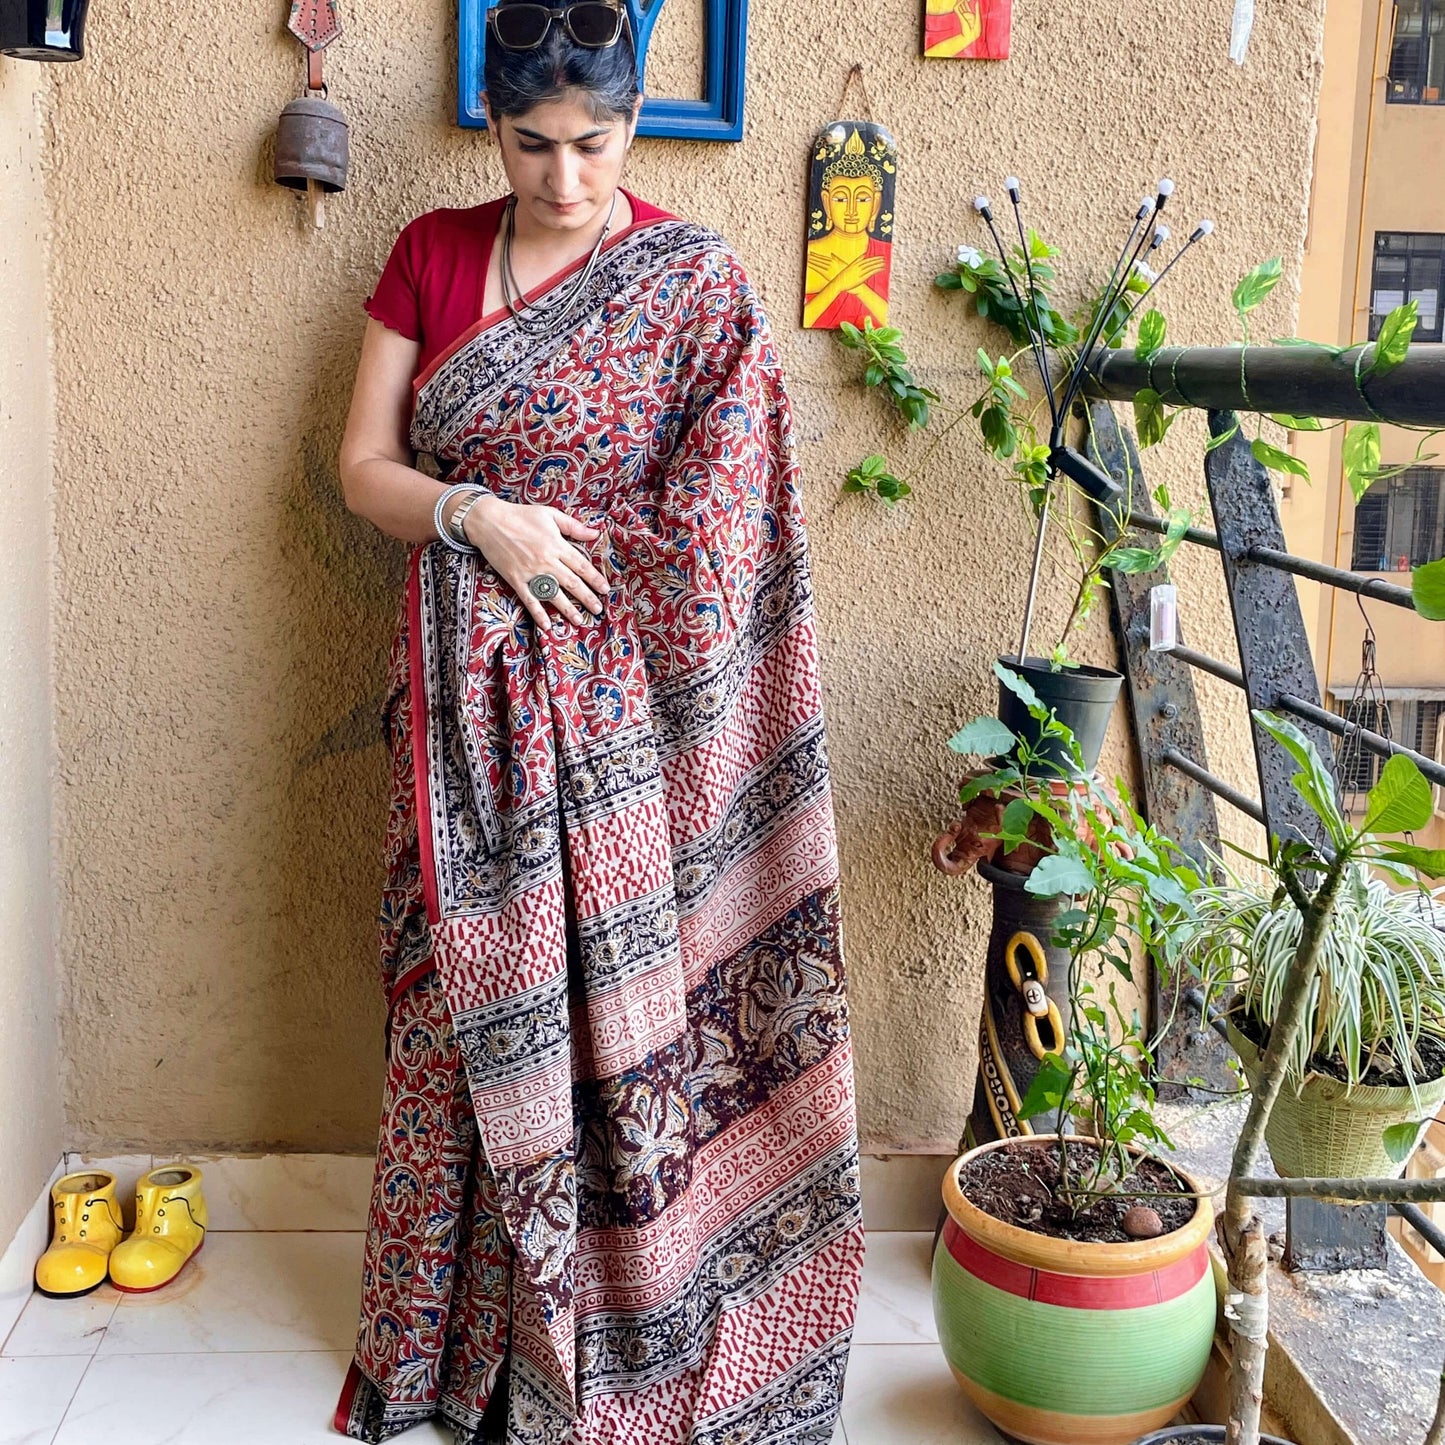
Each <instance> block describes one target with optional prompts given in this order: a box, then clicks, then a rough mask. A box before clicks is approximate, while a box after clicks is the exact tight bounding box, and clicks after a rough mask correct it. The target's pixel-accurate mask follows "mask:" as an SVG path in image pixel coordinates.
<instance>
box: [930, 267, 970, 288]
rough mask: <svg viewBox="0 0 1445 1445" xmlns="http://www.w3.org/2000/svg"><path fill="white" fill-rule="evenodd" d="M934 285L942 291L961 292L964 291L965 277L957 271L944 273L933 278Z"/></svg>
mask: <svg viewBox="0 0 1445 1445" xmlns="http://www.w3.org/2000/svg"><path fill="white" fill-rule="evenodd" d="M933 284H934V285H935V286H937V287H938V289H939V290H940V291H961V290H962V289H963V277H962V276H960V275H959V274H958V272H957V271H944V272H942V273H941V274H940V275H937V276H935V277H934V278H933Z"/></svg>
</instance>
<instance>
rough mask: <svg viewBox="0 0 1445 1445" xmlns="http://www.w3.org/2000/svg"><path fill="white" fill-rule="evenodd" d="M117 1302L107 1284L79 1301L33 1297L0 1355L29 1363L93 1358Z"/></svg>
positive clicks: (116, 1296)
mask: <svg viewBox="0 0 1445 1445" xmlns="http://www.w3.org/2000/svg"><path fill="white" fill-rule="evenodd" d="M119 1302H120V1291H119V1290H118V1289H115V1288H114V1287H113V1286H111V1285H109V1284H103V1285H101V1287H100V1288H99V1289H97V1290H92V1291H91V1292H90V1293H89V1294H87V1295H81V1296H80V1297H79V1298H78V1299H47V1298H46V1297H45V1296H44V1295H43V1294H32V1295H31V1296H30V1299H29V1301H28V1302H27V1303H26V1305H25V1310H24V1313H23V1314H21V1316H20V1319H19V1320H18V1321H17V1322H16V1325H15V1328H14V1329H13V1330H11V1331H10V1338H9V1339H7V1340H6V1341H5V1348H4V1350H3V1351H0V1354H3V1355H4V1356H6V1357H8V1358H32V1359H33V1358H34V1357H36V1356H37V1355H93V1354H94V1353H95V1351H96V1348H97V1347H98V1346H99V1344H100V1342H101V1340H102V1339H104V1338H105V1330H106V1326H107V1325H109V1324H110V1320H111V1316H112V1315H113V1314H114V1313H115V1307H116V1305H117V1304H118V1303H119Z"/></svg>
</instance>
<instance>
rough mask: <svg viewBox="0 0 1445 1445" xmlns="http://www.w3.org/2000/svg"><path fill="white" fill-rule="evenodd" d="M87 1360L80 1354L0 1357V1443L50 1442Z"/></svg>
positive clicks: (43, 1444) (39, 1444)
mask: <svg viewBox="0 0 1445 1445" xmlns="http://www.w3.org/2000/svg"><path fill="white" fill-rule="evenodd" d="M89 1363H90V1361H89V1360H88V1359H86V1358H85V1357H84V1356H82V1355H63V1356H51V1357H50V1358H49V1359H41V1360H5V1359H0V1445H50V1442H51V1440H52V1439H53V1438H54V1436H55V1431H56V1428H57V1427H58V1426H59V1424H60V1421H61V1418H62V1417H63V1416H64V1414H65V1410H66V1407H67V1406H68V1405H69V1404H70V1401H71V1397H72V1396H73V1395H74V1394H75V1387H76V1386H77V1385H78V1384H80V1377H81V1376H82V1375H83V1374H84V1373H85V1367H86V1366H87V1365H88V1364H89Z"/></svg>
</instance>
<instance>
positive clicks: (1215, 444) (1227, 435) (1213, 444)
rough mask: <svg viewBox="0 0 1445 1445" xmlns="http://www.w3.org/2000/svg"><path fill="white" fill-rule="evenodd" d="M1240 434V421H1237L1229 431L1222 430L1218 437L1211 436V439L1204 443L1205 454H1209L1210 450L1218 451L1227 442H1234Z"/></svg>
mask: <svg viewBox="0 0 1445 1445" xmlns="http://www.w3.org/2000/svg"><path fill="white" fill-rule="evenodd" d="M1238 435H1239V423H1238V422H1235V424H1234V425H1233V426H1232V427H1230V429H1229V430H1228V431H1222V432H1220V434H1219V435H1218V436H1217V437H1210V438H1209V440H1208V441H1207V442H1205V443H1204V451H1205V454H1206V455H1208V454H1209V453H1210V452H1213V451H1218V450H1219V448H1220V447H1222V446H1223V445H1224V444H1225V442H1232V441H1233V440H1234V439H1235V437H1237V436H1238Z"/></svg>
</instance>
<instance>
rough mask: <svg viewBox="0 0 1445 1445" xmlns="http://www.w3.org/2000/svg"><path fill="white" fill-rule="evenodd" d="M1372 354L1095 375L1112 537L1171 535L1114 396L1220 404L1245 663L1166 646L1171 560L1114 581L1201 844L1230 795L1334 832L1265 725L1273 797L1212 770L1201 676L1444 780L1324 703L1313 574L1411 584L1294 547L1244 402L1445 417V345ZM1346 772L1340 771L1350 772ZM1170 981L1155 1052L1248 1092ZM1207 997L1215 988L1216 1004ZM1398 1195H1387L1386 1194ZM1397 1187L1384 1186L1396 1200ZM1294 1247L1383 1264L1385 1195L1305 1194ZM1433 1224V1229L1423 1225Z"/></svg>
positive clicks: (1177, 827) (1335, 1264)
mask: <svg viewBox="0 0 1445 1445" xmlns="http://www.w3.org/2000/svg"><path fill="white" fill-rule="evenodd" d="M1360 352H1361V349H1360V348H1352V349H1351V350H1349V351H1347V352H1342V353H1337V352H1335V351H1333V350H1332V349H1329V348H1320V349H1313V348H1303V347H1288V348H1285V347H1275V348H1265V347H1261V348H1250V349H1248V350H1247V351H1242V350H1241V349H1240V348H1238V347H1219V348H1190V349H1186V350H1179V349H1172V348H1171V349H1166V350H1162V351H1159V352H1156V353H1154V354H1153V355H1152V356H1150V357H1148V358H1147V359H1143V360H1141V359H1140V358H1139V357H1138V355H1137V354H1136V353H1135V352H1132V351H1117V352H1111V353H1109V354H1107V355H1103V356H1100V357H1098V358H1097V359H1096V360H1095V361H1094V362H1093V363H1092V365H1091V368H1090V380H1089V382H1088V383H1087V384H1086V386H1085V392H1086V394H1087V395H1088V396H1089V397H1090V398H1091V399H1092V405H1091V423H1092V424H1091V427H1090V448H1089V449H1090V455H1091V457H1092V459H1093V460H1094V461H1095V462H1096V463H1097V464H1098V465H1100V466H1101V467H1103V468H1104V470H1105V471H1107V472H1109V473H1111V474H1112V475H1113V476H1114V478H1115V479H1116V480H1117V481H1119V482H1121V483H1123V484H1124V485H1125V486H1127V487H1128V488H1129V497H1130V506H1131V512H1130V515H1129V516H1128V517H1127V518H1123V519H1120V518H1116V517H1113V516H1111V515H1110V514H1108V513H1107V512H1101V513H1100V522H1101V527H1102V529H1103V531H1104V532H1105V535H1106V536H1107V537H1109V539H1110V540H1112V537H1113V534H1115V533H1116V532H1117V531H1118V530H1124V529H1128V528H1134V529H1140V530H1144V531H1148V532H1152V533H1162V532H1163V531H1164V530H1165V523H1164V522H1163V521H1162V520H1161V519H1160V518H1159V517H1157V516H1156V515H1155V514H1154V512H1153V510H1152V504H1151V501H1150V488H1149V487H1148V485H1147V484H1146V483H1145V481H1144V474H1143V469H1142V466H1141V464H1140V459H1139V453H1138V449H1137V447H1136V445H1135V443H1134V439H1133V437H1132V436H1131V435H1130V434H1129V432H1128V431H1127V430H1126V429H1125V428H1124V427H1122V426H1121V425H1120V424H1119V421H1118V419H1117V418H1116V417H1115V415H1114V412H1113V409H1112V408H1111V407H1110V406H1109V405H1108V404H1107V403H1108V402H1109V401H1132V400H1133V398H1134V396H1135V395H1136V394H1137V393H1138V392H1139V391H1141V390H1143V389H1145V388H1148V389H1150V390H1152V391H1154V392H1157V393H1158V394H1159V396H1160V397H1161V398H1162V399H1163V400H1164V402H1165V403H1166V404H1169V405H1174V406H1189V407H1198V408H1201V409H1204V410H1207V411H1208V413H1209V430H1210V435H1211V437H1212V438H1213V441H1212V443H1211V449H1210V450H1209V451H1208V452H1207V454H1206V456H1205V460H1204V473H1205V483H1206V487H1207V490H1208V494H1209V505H1210V510H1211V512H1212V514H1213V522H1214V530H1212V531H1210V530H1207V529H1205V528H1202V527H1193V528H1191V529H1190V530H1189V531H1188V532H1187V533H1186V534H1185V539H1184V540H1185V542H1186V543H1188V544H1192V545H1195V546H1199V547H1203V548H1207V549H1208V550H1210V551H1213V552H1215V553H1217V554H1218V555H1219V558H1220V563H1221V565H1222V567H1223V570H1224V579H1225V586H1226V590H1227V593H1228V596H1229V602H1230V608H1231V612H1232V615H1233V622H1234V633H1235V639H1236V643H1237V645H1238V652H1239V666H1238V667H1236V666H1234V665H1233V664H1232V663H1229V662H1224V661H1221V660H1220V659H1218V658H1215V657H1211V656H1209V655H1208V654H1207V653H1203V652H1200V651H1198V650H1196V649H1195V648H1192V647H1189V646H1187V645H1185V644H1184V643H1183V642H1182V640H1181V642H1180V643H1179V644H1178V645H1176V646H1175V647H1174V648H1173V649H1172V650H1170V651H1159V652H1154V651H1151V650H1150V646H1149V594H1150V592H1151V590H1152V589H1153V587H1154V586H1155V585H1157V584H1158V583H1159V582H1161V581H1167V580H1168V579H1167V569H1160V570H1159V571H1156V572H1154V573H1151V574H1146V575H1124V574H1119V573H1116V574H1114V575H1113V577H1112V578H1111V596H1112V607H1113V615H1114V623H1115V627H1116V629H1117V631H1118V635H1119V640H1120V649H1121V652H1122V655H1123V659H1124V671H1125V676H1126V679H1127V685H1128V690H1129V699H1130V704H1131V713H1132V718H1133V725H1134V733H1135V741H1136V744H1137V746H1138V750H1139V758H1140V763H1141V771H1142V780H1143V792H1144V803H1145V809H1146V812H1147V814H1148V817H1149V821H1150V822H1151V823H1152V824H1153V825H1154V826H1155V827H1157V828H1159V829H1160V830H1161V831H1162V832H1164V833H1166V834H1168V835H1169V836H1170V837H1172V838H1174V839H1175V840H1176V841H1177V842H1178V843H1179V844H1180V845H1181V846H1182V847H1184V848H1186V849H1187V850H1189V851H1191V852H1194V853H1196V854H1198V855H1200V856H1202V855H1203V853H1204V851H1205V850H1208V851H1217V849H1218V846H1219V827H1218V818H1217V815H1216V813H1215V809H1214V803H1215V800H1218V801H1220V802H1223V803H1227V804H1229V806H1231V807H1233V808H1236V809H1238V810H1239V811H1240V812H1242V813H1244V814H1245V815H1246V816H1248V817H1250V818H1252V819H1253V820H1254V821H1255V822H1257V823H1260V824H1262V825H1263V826H1264V827H1266V828H1267V829H1268V830H1269V831H1270V832H1271V833H1273V834H1274V835H1276V836H1282V837H1289V836H1299V835H1302V836H1304V837H1308V838H1310V839H1313V840H1316V841H1319V842H1321V843H1323V842H1324V841H1325V840H1324V839H1323V838H1322V836H1321V824H1320V821H1319V819H1318V818H1317V817H1316V816H1315V814H1314V812H1313V811H1312V810H1311V809H1310V807H1309V806H1308V804H1307V803H1306V802H1305V800H1304V799H1303V798H1302V797H1301V795H1300V794H1299V793H1298V792H1297V791H1296V790H1295V789H1294V787H1293V786H1292V784H1291V781H1290V780H1291V778H1292V776H1293V774H1294V771H1295V768H1294V764H1293V761H1292V759H1290V757H1289V755H1288V754H1287V753H1286V752H1285V751H1284V749H1283V748H1281V747H1280V746H1279V745H1278V744H1277V743H1276V742H1275V741H1274V740H1273V739H1272V738H1270V737H1269V736H1268V735H1267V734H1265V733H1263V732H1262V731H1261V730H1260V729H1259V728H1257V727H1254V726H1253V724H1252V723H1251V734H1252V737H1253V743H1254V754H1255V764H1256V772H1257V775H1258V782H1259V798H1258V800H1257V801H1256V800H1255V799H1254V798H1252V797H1249V796H1248V795H1247V794H1245V793H1243V792H1241V791H1240V790H1239V789H1238V788H1236V787H1234V786H1233V785H1231V784H1230V783H1228V782H1226V781H1225V780H1224V779H1223V778H1221V777H1219V776H1218V775H1217V774H1216V773H1214V772H1213V771H1211V769H1210V767H1209V763H1208V758H1207V755H1206V752H1205V747H1204V736H1203V727H1202V724H1201V721H1200V716H1199V708H1198V700H1197V697H1196V695H1195V690H1194V677H1193V674H1194V673H1196V672H1202V673H1205V674H1207V675H1209V676H1211V677H1214V678H1217V679H1219V680H1221V681H1223V682H1225V683H1228V684H1229V685H1231V686H1232V687H1235V688H1237V689H1239V690H1240V691H1241V692H1242V693H1243V695H1244V702H1245V704H1246V708H1247V711H1248V712H1253V711H1254V710H1256V709H1264V710H1267V711H1271V712H1278V713H1284V714H1286V715H1288V716H1289V717H1290V718H1292V719H1293V720H1294V722H1295V723H1296V724H1297V725H1298V726H1299V728H1300V729H1301V730H1302V731H1303V732H1304V733H1305V734H1306V735H1307V736H1309V737H1311V739H1312V741H1313V742H1314V743H1315V745H1316V747H1317V748H1318V750H1319V753H1320V756H1321V757H1322V758H1323V759H1324V761H1325V763H1326V766H1328V767H1331V768H1332V769H1333V763H1332V759H1333V755H1334V749H1333V747H1332V745H1331V744H1332V741H1333V739H1335V738H1346V737H1347V738H1349V739H1350V740H1351V742H1352V743H1354V744H1355V745H1357V746H1359V747H1360V748H1362V749H1363V750H1364V751H1366V752H1369V753H1372V754H1374V755H1376V756H1380V757H1388V756H1390V755H1392V754H1396V753H1400V754H1404V755H1405V756H1406V757H1409V758H1411V759H1412V760H1413V761H1414V762H1415V764H1416V765H1417V766H1418V767H1419V768H1420V770H1421V772H1422V773H1424V774H1425V775H1426V776H1427V777H1428V778H1430V779H1432V780H1433V781H1435V782H1437V783H1442V784H1445V766H1442V765H1441V763H1439V762H1437V761H1436V760H1435V759H1433V758H1429V757H1425V756H1424V755H1422V754H1421V753H1419V752H1416V751H1415V750H1413V749H1411V748H1406V747H1402V746H1401V745H1400V744H1398V743H1396V742H1394V741H1392V740H1391V739H1389V738H1387V737H1384V736H1382V735H1381V734H1379V733H1376V732H1373V731H1370V730H1368V729H1365V728H1362V727H1360V726H1358V725H1357V724H1355V723H1353V722H1351V721H1349V720H1347V719H1345V718H1342V717H1337V716H1336V715H1335V714H1333V713H1331V712H1329V711H1328V710H1327V709H1326V708H1325V707H1324V706H1323V699H1322V698H1321V696H1320V691H1319V682H1318V679H1317V677H1316V674H1315V670H1314V664H1313V661H1312V658H1311V654H1310V647H1309V637H1308V634H1307V633H1306V631H1305V626H1304V619H1303V616H1302V614H1301V612H1300V605H1299V598H1298V594H1297V591H1296V588H1295V585H1294V581H1293V579H1294V578H1296V577H1302V578H1307V579H1308V580H1310V581H1313V582H1318V583H1321V584H1323V585H1325V586H1328V587H1334V588H1338V589H1340V590H1342V591H1347V592H1352V593H1355V594H1358V595H1359V596H1361V597H1363V598H1367V599H1369V600H1373V601H1376V602H1381V603H1385V604H1387V605H1389V606H1393V607H1409V608H1413V606H1414V603H1413V599H1412V597H1411V594H1410V592H1409V591H1408V589H1406V588H1404V587H1399V586H1396V585H1394V584H1391V583H1388V582H1384V581H1382V580H1380V579H1379V578H1374V577H1362V576H1360V575H1358V574H1356V573H1353V572H1348V571H1344V570H1342V569H1341V568H1338V567H1331V566H1328V565H1326V564H1324V563H1321V562H1314V561H1311V560H1309V559H1308V558H1304V557H1297V556H1295V555H1293V554H1292V553H1290V552H1289V550H1288V549H1287V548H1286V546H1285V540H1284V532H1283V529H1282V527H1281V525H1280V519H1279V511H1278V508H1277V507H1276V505H1275V499H1274V489H1273V486H1272V484H1271V482H1270V479H1269V475H1268V473H1267V472H1266V471H1265V469H1264V467H1263V466H1262V465H1261V464H1260V463H1259V462H1258V461H1256V460H1255V458H1254V455H1253V453H1252V451H1251V449H1250V444H1249V442H1248V441H1247V440H1246V439H1245V438H1244V437H1243V435H1242V434H1241V431H1240V428H1239V425H1238V418H1237V415H1236V413H1237V412H1239V411H1249V412H1263V413H1280V414H1289V415H1293V416H1317V417H1324V418H1329V419H1334V420H1343V421H1376V422H1385V423H1395V424H1399V425H1407V426H1431V427H1435V426H1438V427H1445V346H1414V347H1412V348H1411V349H1410V353H1409V355H1408V357H1407V358H1406V359H1405V361H1404V362H1403V363H1401V364H1400V365H1399V366H1397V367H1395V368H1394V369H1392V370H1390V371H1389V372H1387V373H1386V374H1385V375H1384V376H1381V377H1378V378H1370V377H1369V376H1368V374H1367V372H1366V371H1365V369H1364V367H1363V365H1362V362H1361V355H1360ZM1336 781H1337V782H1338V779H1336ZM1168 987H1169V988H1170V990H1171V992H1170V993H1169V994H1168V995H1167V996H1166V994H1165V992H1164V986H1163V985H1161V983H1160V982H1159V980H1158V978H1157V976H1156V978H1155V982H1154V985H1153V1000H1152V1002H1153V1007H1154V1010H1155V1017H1156V1019H1169V1020H1172V1023H1171V1024H1170V1026H1169V1028H1168V1029H1167V1031H1166V1032H1165V1034H1164V1036H1163V1038H1162V1039H1161V1041H1160V1043H1159V1046H1158V1049H1157V1051H1156V1063H1157V1066H1158V1069H1159V1073H1160V1076H1161V1083H1162V1085H1163V1086H1165V1087H1166V1088H1167V1087H1168V1086H1170V1085H1172V1086H1173V1087H1174V1088H1175V1089H1177V1090H1184V1091H1187V1089H1188V1088H1189V1082H1190V1081H1192V1080H1197V1081H1200V1082H1202V1083H1203V1084H1205V1085H1207V1086H1209V1087H1211V1088H1213V1089H1216V1090H1217V1089H1220V1088H1229V1087H1232V1086H1233V1083H1234V1076H1233V1075H1232V1074H1231V1073H1230V1071H1229V1070H1228V1068H1227V1065H1226V1063H1225V1060H1226V1058H1227V1046H1226V1045H1223V1044H1222V1043H1221V1042H1220V1040H1218V1039H1217V1038H1215V1036H1214V1031H1213V1030H1211V1029H1209V1028H1206V1027H1204V1022H1205V1021H1204V1020H1203V1019H1202V1018H1201V1017H1200V1014H1199V1009H1198V1006H1197V1005H1193V1006H1191V1004H1190V991H1191V988H1192V984H1191V983H1190V981H1189V980H1174V981H1172V983H1171V984H1170V985H1169V986H1168ZM1201 1001H1202V1000H1201ZM1386 1193H1388V1191H1386ZM1381 1198H1383V1196H1381ZM1394 1207H1395V1208H1396V1210H1397V1212H1398V1213H1400V1214H1402V1215H1403V1216H1404V1217H1405V1218H1406V1219H1408V1220H1409V1222H1410V1224H1411V1225H1412V1227H1414V1228H1415V1229H1417V1230H1418V1231H1419V1232H1420V1234H1421V1235H1422V1236H1423V1237H1425V1238H1426V1239H1428V1240H1429V1241H1430V1243H1431V1244H1432V1245H1435V1246H1436V1247H1437V1248H1440V1249H1441V1253H1442V1254H1445V1248H1442V1247H1441V1246H1445V1234H1442V1232H1441V1231H1440V1230H1438V1229H1437V1228H1436V1227H1435V1225H1434V1224H1433V1223H1432V1222H1431V1221H1430V1220H1429V1218H1428V1216H1426V1215H1424V1214H1423V1213H1422V1212H1421V1211H1420V1210H1419V1209H1418V1208H1416V1206H1414V1205H1413V1204H1397V1205H1395V1206H1394ZM1288 1210H1289V1222H1288V1233H1289V1243H1288V1246H1287V1259H1288V1260H1289V1262H1290V1263H1291V1265H1292V1266H1293V1267H1296V1268H1317V1269H1342V1268H1347V1267H1352V1266H1353V1267H1360V1266H1367V1265H1377V1264H1381V1263H1383V1262H1384V1259H1385V1252H1386V1244H1385V1216H1386V1204H1385V1203H1383V1202H1382V1203H1365V1204H1358V1205H1353V1206H1349V1207H1343V1206H1340V1205H1336V1204H1331V1203H1326V1202H1324V1201H1322V1200H1319V1199H1307V1198H1291V1199H1290V1200H1289V1202H1288ZM1422 1222H1423V1227H1422Z"/></svg>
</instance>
